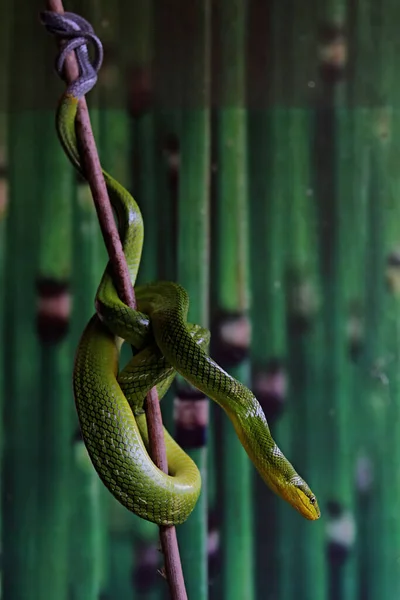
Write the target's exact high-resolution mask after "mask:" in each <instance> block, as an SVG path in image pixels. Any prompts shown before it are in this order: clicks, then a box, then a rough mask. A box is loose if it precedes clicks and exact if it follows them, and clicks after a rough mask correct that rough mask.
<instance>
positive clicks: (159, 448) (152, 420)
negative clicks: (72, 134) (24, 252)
mask: <svg viewBox="0 0 400 600" xmlns="http://www.w3.org/2000/svg"><path fill="white" fill-rule="evenodd" d="M47 7H48V9H49V10H53V11H55V12H59V13H63V12H64V8H63V4H62V2H61V0H47ZM65 71H66V74H67V80H68V82H71V81H73V80H74V79H76V78H77V76H78V75H79V70H78V64H77V61H76V58H75V56H74V55H72V54H71V55H70V56H69V57H68V58H67V60H66V64H65ZM77 136H78V139H79V141H80V143H81V149H82V159H83V163H84V168H85V173H86V176H87V179H88V182H89V185H90V188H91V191H92V195H93V200H94V203H95V206H96V211H97V215H98V218H99V223H100V227H101V230H102V233H103V238H104V242H105V244H106V247H107V251H108V255H109V259H110V262H111V264H112V267H113V271H114V277H115V283H116V287H117V289H118V291H119V294H120V297H121V299H122V300H123V301H124V302H125V303H126V304H127V305H129V306H130V307H131V308H135V307H136V300H135V295H134V290H133V287H132V286H131V283H130V279H129V272H128V268H127V265H126V261H125V256H124V253H123V249H122V244H121V240H120V238H119V234H118V230H117V227H116V224H115V221H114V218H113V214H112V208H111V204H110V202H109V199H108V194H107V188H106V185H105V181H104V178H103V175H102V172H101V165H100V161H99V157H98V154H97V150H96V144H95V141H94V137H93V132H92V129H91V125H90V117H89V113H88V110H87V104H86V100H85V99H84V98H83V99H82V100H81V101H80V103H79V108H78V115H77ZM146 416H147V423H148V431H149V441H150V455H153V454H155V455H156V456H155V457H154V460H155V464H156V465H157V466H158V468H160V469H161V470H162V471H164V472H168V464H167V459H166V453H165V446H164V436H163V430H162V420H161V411H160V406H159V403H158V399H157V396H156V393H154V391H153V390H152V391H151V392H150V393H149V394H148V397H147V403H146ZM160 539H161V546H162V549H163V553H164V558H165V567H166V575H167V581H168V584H169V587H170V592H171V596H172V597H173V598H174V599H179V600H185V599H186V591H185V584H184V579H183V572H182V568H181V564H180V557H179V550H178V543H177V538H176V531H175V527H160Z"/></svg>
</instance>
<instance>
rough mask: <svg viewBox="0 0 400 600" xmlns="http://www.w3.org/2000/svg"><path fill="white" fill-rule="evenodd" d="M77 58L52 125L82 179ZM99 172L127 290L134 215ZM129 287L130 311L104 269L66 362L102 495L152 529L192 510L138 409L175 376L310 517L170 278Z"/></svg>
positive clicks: (249, 397)
mask: <svg viewBox="0 0 400 600" xmlns="http://www.w3.org/2000/svg"><path fill="white" fill-rule="evenodd" d="M53 29H54V28H53ZM90 35H92V34H91V33H90ZM90 35H89V36H88V38H90ZM92 38H93V35H92ZM77 47H78V46H77V44H75V46H74V48H75V49H77ZM79 50H81V48H79ZM77 55H78V59H79V57H80V67H81V77H80V79H79V80H78V81H76V82H74V84H72V85H70V86H69V87H68V89H67V91H66V92H65V93H64V94H63V96H62V98H61V100H60V103H59V107H58V111H57V118H56V124H57V132H58V136H59V139H60V141H61V144H62V146H63V148H64V151H65V153H66V155H67V156H68V158H69V159H70V161H71V162H72V164H73V165H74V167H75V168H76V169H77V170H78V171H79V172H80V173H81V174H82V176H85V175H84V171H83V169H82V166H81V161H80V155H79V150H78V145H77V139H76V134H75V118H76V114H77V107H78V101H79V98H80V97H82V96H83V95H84V94H86V93H87V92H88V91H89V89H90V88H91V87H92V86H93V81H92V80H93V73H90V72H89V68H88V66H87V62H86V63H85V56H83V55H82V54H81V55H79V52H78V50H77ZM61 56H62V55H61ZM64 58H65V55H64ZM61 62H62V61H61ZM59 71H62V65H61V67H60V65H59ZM89 80H90V81H89ZM103 175H104V178H105V182H106V185H107V190H108V193H109V197H110V200H111V203H112V206H113V208H114V210H115V213H116V215H117V220H118V225H119V232H120V237H121V241H122V245H123V250H124V254H125V257H126V260H127V264H128V268H129V273H130V278H131V283H132V285H134V284H135V281H136V275H137V272H138V268H139V264H140V259H141V252H142V243H143V222H142V216H141V213H140V210H139V207H138V206H137V204H136V202H135V200H134V199H133V198H132V196H131V195H130V194H129V193H128V191H127V190H126V189H125V188H124V187H123V186H121V185H120V184H119V183H118V182H117V181H116V180H115V179H113V178H112V177H111V176H110V175H109V174H108V173H106V172H105V171H103ZM135 291H136V300H137V310H133V309H131V308H130V307H128V306H127V305H126V304H124V303H123V302H122V301H121V300H120V298H119V297H118V293H117V290H116V288H115V286H114V283H113V279H112V274H111V267H110V265H107V268H106V270H105V272H104V275H103V277H102V280H101V282H100V285H99V288H98V290H97V294H96V314H95V315H94V316H93V317H92V318H91V320H90V322H89V323H88V325H87V327H86V328H85V330H84V332H83V335H82V337H81V340H80V342H79V346H78V349H77V353H76V358H75V365H74V374H73V385H74V396H75V402H76V408H77V413H78V417H79V422H80V426H81V430H82V436H83V439H84V442H85V444H86V447H87V450H88V453H89V455H90V458H91V460H92V462H93V465H94V467H95V469H96V471H97V473H98V474H99V476H100V478H101V479H102V481H103V482H104V484H105V485H106V486H107V488H108V489H109V490H110V492H111V493H112V494H113V495H114V496H115V497H116V498H117V499H118V500H119V501H120V502H121V503H122V504H123V505H124V506H126V507H127V508H128V509H129V510H131V511H133V512H134V513H136V514H137V515H139V516H140V517H142V518H144V519H147V520H149V521H152V522H154V523H157V524H159V525H177V524H179V523H182V522H184V521H185V520H186V519H187V518H188V516H189V515H190V513H191V512H192V510H193V508H194V506H195V504H196V501H197V499H198V496H199V493H200V489H201V478H200V473H199V471H198V469H197V467H196V465H195V464H194V462H193V461H192V460H191V458H190V457H189V456H188V455H187V454H186V453H185V452H184V451H183V450H182V449H181V448H180V447H179V446H178V445H177V443H176V442H175V441H174V440H173V438H172V437H171V436H170V435H169V434H168V432H167V431H166V430H164V437H165V443H166V450H167V459H168V474H166V473H163V472H162V471H161V470H159V469H158V468H157V467H156V466H155V465H154V463H153V462H152V460H151V458H150V456H149V454H148V445H149V444H148V435H147V427H146V419H145V414H144V410H143V404H144V399H145V396H146V394H147V392H148V391H149V390H150V389H151V388H152V387H153V386H155V385H156V386H157V388H158V392H159V396H160V398H162V396H163V395H164V394H165V392H166V390H167V389H168V387H169V386H170V384H171V383H172V380H173V378H174V376H175V374H176V372H178V373H180V374H181V375H182V376H183V377H184V378H185V379H186V380H187V381H189V382H190V383H191V384H192V385H193V386H195V387H196V388H198V389H199V390H201V391H202V392H203V393H204V394H205V395H207V396H208V397H209V398H211V399H213V400H214V401H215V402H217V403H218V404H219V405H220V406H221V407H222V408H223V410H224V411H225V413H226V414H227V416H228V417H229V419H230V420H231V422H232V424H233V426H234V428H235V431H236V433H237V435H238V437H239V439H240V442H241V444H242V446H243V447H244V449H245V450H246V452H247V454H248V455H249V457H250V459H251V460H252V462H253V464H254V465H255V467H256V468H257V470H258V472H259V473H260V475H261V477H262V478H263V479H264V481H265V482H266V483H267V484H268V485H269V486H270V488H271V489H272V490H273V491H274V492H276V493H277V494H278V495H280V496H281V497H282V498H283V499H285V500H286V501H288V502H289V503H290V504H291V505H292V506H293V507H294V508H295V509H296V510H298V511H299V512H300V513H301V514H302V515H303V516H304V517H305V518H307V519H310V520H315V519H318V518H319V516H320V511H319V508H318V504H317V501H316V498H315V496H314V494H313V493H312V492H311V490H310V488H309V487H308V485H307V484H306V482H305V481H304V480H303V479H302V478H301V477H300V476H299V475H298V474H297V473H296V471H295V470H294V468H293V466H292V465H291V464H290V462H289V461H288V460H287V459H286V458H285V456H284V455H283V453H282V452H281V450H280V449H279V448H278V446H277V445H276V443H275V442H274V440H273V438H272V436H271V433H270V430H269V427H268V424H267V421H266V418H265V415H264V413H263V411H262V408H261V406H260V404H259V403H258V401H257V399H256V398H255V396H254V395H253V394H252V392H251V391H250V390H249V389H248V388H247V387H245V386H244V385H243V384H242V383H240V382H239V381H237V380H236V379H234V378H233V377H231V376H230V375H229V374H228V373H226V372H225V371H224V370H223V369H222V368H221V367H220V366H219V365H218V364H217V363H216V362H214V361H213V360H212V359H211V358H210V356H209V355H208V354H207V348H208V342H209V332H208V331H207V330H205V329H202V328H201V327H199V326H197V325H191V324H188V323H187V320H186V317H187V312H188V305H189V300H188V295H187V293H186V291H185V290H184V289H183V288H182V287H181V286H180V285H178V284H176V283H171V282H156V283H152V284H147V285H144V286H139V287H137V288H136V289H135ZM123 341H126V342H128V343H130V344H131V345H132V346H133V347H134V348H135V350H136V354H135V355H134V357H133V358H132V359H131V361H130V362H129V363H128V365H127V366H126V367H125V368H124V369H123V370H122V371H121V372H119V367H118V362H119V352H120V347H121V344H122V343H123ZM237 485H238V486H240V485H241V483H240V481H238V482H237Z"/></svg>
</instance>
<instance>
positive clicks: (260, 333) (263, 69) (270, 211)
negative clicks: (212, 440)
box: [247, 3, 288, 600]
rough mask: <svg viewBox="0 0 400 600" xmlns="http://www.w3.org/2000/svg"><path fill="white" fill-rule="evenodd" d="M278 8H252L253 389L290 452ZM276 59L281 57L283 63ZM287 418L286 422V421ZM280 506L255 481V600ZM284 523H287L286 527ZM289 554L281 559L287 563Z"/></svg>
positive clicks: (269, 567) (273, 558) (264, 590)
mask: <svg viewBox="0 0 400 600" xmlns="http://www.w3.org/2000/svg"><path fill="white" fill-rule="evenodd" d="M276 8H277V7H275V6H274V5H271V4H270V5H269V6H268V5H267V4H264V5H263V4H261V3H253V4H251V5H250V6H249V25H248V26H249V29H250V31H251V32H252V34H251V36H248V37H249V44H250V45H249V53H250V54H249V57H248V101H247V105H248V107H249V111H250V112H249V135H248V153H249V200H250V209H251V222H250V230H251V233H252V236H251V244H250V254H251V293H252V307H251V310H252V312H251V316H252V346H251V358H252V365H253V382H252V388H253V391H254V393H255V395H256V396H257V398H258V400H259V401H260V403H261V405H262V407H263V409H264V412H265V414H266V416H267V419H268V422H269V424H270V426H271V430H272V432H273V435H274V436H275V437H276V438H277V439H278V443H279V444H280V445H281V446H282V447H285V443H286V439H287V431H285V429H286V430H287V417H286V416H285V408H286V383H285V377H286V365H285V362H284V361H285V358H286V342H287V340H286V337H287V336H286V327H285V296H284V291H285V286H284V284H283V282H284V258H285V239H286V237H285V216H286V210H285V207H286V202H287V198H286V193H285V181H286V177H285V173H286V168H287V167H286V161H285V146H286V142H285V135H284V132H285V129H286V128H287V114H288V111H287V110H286V109H285V107H284V106H279V105H278V103H277V94H278V93H279V89H280V84H281V81H282V77H281V73H280V71H281V70H286V66H285V64H286V55H285V54H284V52H283V51H284V44H282V48H280V46H279V44H280V43H281V41H282V37H283V31H282V25H283V21H282V19H281V18H280V16H278V15H277V10H276ZM277 56H280V64H279V65H278V61H277ZM281 418H282V423H281V422H280V419H281ZM279 503H280V500H279V499H278V498H277V496H276V495H275V494H272V493H271V491H270V490H269V489H268V488H267V487H266V486H265V483H264V482H263V481H262V480H261V478H259V477H256V478H255V515H254V518H255V531H256V557H255V558H256V573H257V581H256V586H257V587H256V594H255V595H256V598H266V600H272V599H273V598H277V597H278V594H279V587H278V586H279V571H280V566H281V564H282V560H281V559H280V552H279V539H280V536H281V535H283V533H284V532H283V528H282V523H281V522H280V520H279V519H278V516H279ZM283 522H284V521H283ZM286 555H287V553H285V552H284V553H283V557H285V556H286Z"/></svg>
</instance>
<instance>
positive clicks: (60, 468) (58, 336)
mask: <svg viewBox="0 0 400 600" xmlns="http://www.w3.org/2000/svg"><path fill="white" fill-rule="evenodd" d="M36 47H37V48H39V51H40V50H41V60H40V63H39V64H38V65H37V67H36V77H37V79H36V80H37V81H41V82H42V85H41V86H40V88H41V89H45V90H46V96H47V97H46V99H43V101H46V105H45V106H44V107H40V108H39V110H38V115H37V119H38V124H39V125H40V132H41V141H42V144H43V149H42V151H41V153H40V157H41V160H40V171H39V173H40V179H41V185H40V195H41V198H40V203H41V212H40V213H39V214H40V217H39V218H40V220H39V234H40V244H39V265H38V274H37V280H36V289H37V321H36V322H37V334H38V337H39V340H40V343H41V349H40V366H39V374H40V394H41V410H40V446H39V456H40V460H39V464H40V474H39V481H38V498H39V501H38V521H39V523H40V526H39V527H40V528H39V535H38V561H39V568H38V578H39V581H38V594H39V597H41V598H43V597H45V596H46V595H47V594H48V586H49V580H50V581H51V586H52V594H54V597H57V598H59V599H60V600H63V599H65V600H66V599H67V597H68V582H69V568H68V566H69V565H68V559H69V552H68V551H69V543H70V537H69V532H70V526H69V524H70V496H69V492H70V489H71V465H72V443H71V441H72V410H71V407H72V398H71V388H70V379H71V373H72V361H71V348H70V339H69V335H68V333H69V324H70V313H71V289H70V288H71V280H70V278H71V267H72V200H73V176H72V175H73V174H72V172H71V169H70V167H69V165H68V163H67V161H66V160H65V156H64V153H63V151H62V148H61V147H60V143H59V141H58V138H57V136H56V133H55V130H54V108H53V107H54V106H55V105H56V103H57V101H58V97H59V94H60V87H61V86H60V84H59V82H58V80H57V79H56V78H55V77H54V74H53V73H52V72H51V71H50V70H49V69H48V64H49V61H48V60H45V58H46V59H48V58H49V57H51V56H52V54H53V53H54V45H53V43H52V40H50V39H49V38H47V37H46V36H44V35H42V36H41V38H40V40H39V41H37V42H36ZM45 49H46V50H50V52H51V54H50V52H46V53H45V52H44V50H45ZM47 106H50V107H51V109H50V110H49V109H47Z"/></svg>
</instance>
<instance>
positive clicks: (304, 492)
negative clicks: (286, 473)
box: [282, 475, 321, 521]
mask: <svg viewBox="0 0 400 600" xmlns="http://www.w3.org/2000/svg"><path fill="white" fill-rule="evenodd" d="M282 495H283V496H284V497H285V500H287V501H288V502H289V503H290V504H291V505H292V506H293V507H294V508H295V509H296V510H298V511H299V513H300V514H301V515H302V516H303V517H305V518H306V519H308V520H309V521H316V520H317V519H319V517H320V516H321V511H320V509H319V506H318V502H317V498H316V497H315V495H314V494H313V493H312V491H311V490H310V488H309V487H308V485H307V484H306V482H305V481H304V480H303V479H302V478H301V477H300V476H299V475H295V476H294V477H292V478H291V479H290V480H289V482H288V484H287V486H286V487H285V490H284V491H283V492H282Z"/></svg>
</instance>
